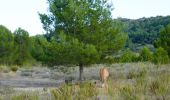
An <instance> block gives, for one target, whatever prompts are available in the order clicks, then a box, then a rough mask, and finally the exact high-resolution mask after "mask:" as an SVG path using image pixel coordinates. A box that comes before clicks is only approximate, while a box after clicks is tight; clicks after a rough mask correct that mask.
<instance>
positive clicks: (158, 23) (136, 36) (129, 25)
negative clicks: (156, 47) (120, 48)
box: [120, 16, 170, 49]
mask: <svg viewBox="0 0 170 100" xmlns="http://www.w3.org/2000/svg"><path fill="white" fill-rule="evenodd" d="M120 20H121V21H122V22H123V23H125V24H126V29H125V31H126V32H127V33H128V35H129V40H128V43H127V46H128V47H129V46H131V45H132V44H133V46H131V47H130V48H131V49H135V48H136V46H141V45H146V44H147V45H151V46H152V45H153V43H154V41H155V40H156V39H157V38H159V33H160V30H161V29H163V28H164V27H165V26H167V25H168V24H169V23H170V16H164V17H163V16H157V17H150V18H140V19H135V20H133V19H126V18H120ZM134 45H135V46H134ZM133 47H134V48H133ZM151 48H152V47H151Z"/></svg>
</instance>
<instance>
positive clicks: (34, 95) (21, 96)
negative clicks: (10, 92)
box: [11, 93, 39, 100]
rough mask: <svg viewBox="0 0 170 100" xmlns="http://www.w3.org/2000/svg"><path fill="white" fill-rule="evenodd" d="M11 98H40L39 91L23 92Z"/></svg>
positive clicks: (26, 99)
mask: <svg viewBox="0 0 170 100" xmlns="http://www.w3.org/2000/svg"><path fill="white" fill-rule="evenodd" d="M11 100H39V98H38V94H37V93H22V94H19V95H15V96H13V97H12V98H11Z"/></svg>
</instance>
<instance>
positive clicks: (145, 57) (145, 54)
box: [139, 47, 153, 61]
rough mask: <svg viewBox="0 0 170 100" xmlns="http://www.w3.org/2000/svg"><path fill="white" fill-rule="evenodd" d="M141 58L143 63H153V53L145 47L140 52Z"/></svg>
mask: <svg viewBox="0 0 170 100" xmlns="http://www.w3.org/2000/svg"><path fill="white" fill-rule="evenodd" d="M139 58H140V60H141V61H152V60H153V55H152V52H151V51H150V50H149V49H148V48H147V47H144V48H143V49H142V50H141V52H140V57H139Z"/></svg>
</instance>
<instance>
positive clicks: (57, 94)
mask: <svg viewBox="0 0 170 100" xmlns="http://www.w3.org/2000/svg"><path fill="white" fill-rule="evenodd" d="M51 93H52V95H53V96H54V98H55V99H56V100H84V99H87V98H90V97H94V96H97V94H98V91H97V89H96V87H95V85H94V84H92V83H90V82H85V83H82V84H78V85H71V86H69V85H66V84H65V85H62V86H61V87H60V88H58V89H57V90H51Z"/></svg>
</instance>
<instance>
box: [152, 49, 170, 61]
mask: <svg viewBox="0 0 170 100" xmlns="http://www.w3.org/2000/svg"><path fill="white" fill-rule="evenodd" d="M154 62H155V63H156V64H167V63H169V62H170V60H169V57H168V53H167V52H166V51H165V50H164V48H162V47H159V48H157V49H156V51H155V53H154Z"/></svg>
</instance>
